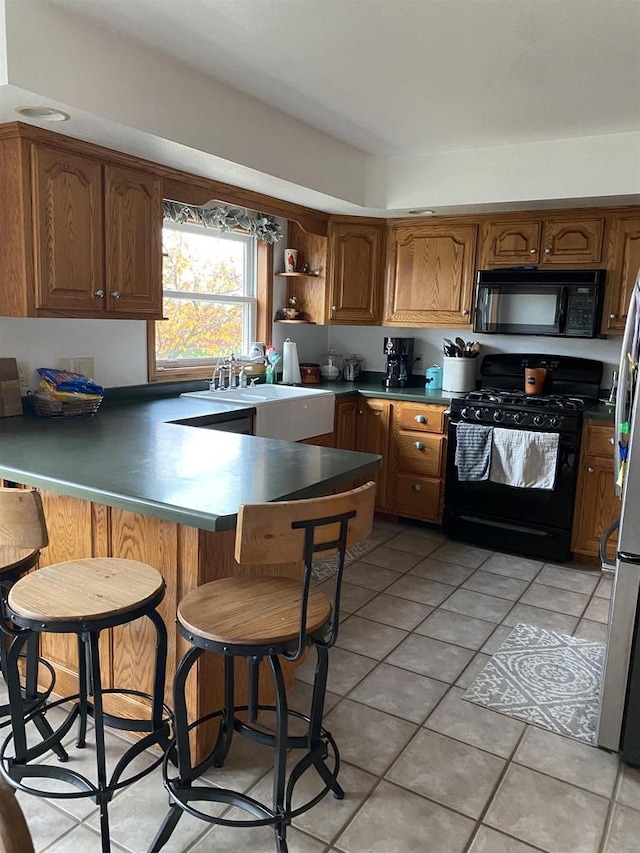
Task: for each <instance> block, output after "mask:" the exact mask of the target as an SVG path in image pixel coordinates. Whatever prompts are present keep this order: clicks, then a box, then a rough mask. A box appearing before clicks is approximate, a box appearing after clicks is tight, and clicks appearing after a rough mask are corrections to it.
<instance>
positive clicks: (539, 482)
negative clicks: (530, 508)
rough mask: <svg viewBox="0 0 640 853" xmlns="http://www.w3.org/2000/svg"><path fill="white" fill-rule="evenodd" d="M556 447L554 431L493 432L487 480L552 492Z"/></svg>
mask: <svg viewBox="0 0 640 853" xmlns="http://www.w3.org/2000/svg"><path fill="white" fill-rule="evenodd" d="M559 444H560V436H559V435H558V433H556V432H532V431H529V430H524V429H494V430H493V446H492V450H491V469H490V471H489V480H490V481H491V482H493V483H504V485H505V486H515V487H517V488H519V489H553V487H554V485H555V482H556V470H557V468H558V447H559Z"/></svg>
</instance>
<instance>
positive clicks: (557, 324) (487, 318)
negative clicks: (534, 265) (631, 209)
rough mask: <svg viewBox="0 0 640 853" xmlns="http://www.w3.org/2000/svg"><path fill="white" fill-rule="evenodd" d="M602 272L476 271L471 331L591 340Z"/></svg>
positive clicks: (599, 306)
mask: <svg viewBox="0 0 640 853" xmlns="http://www.w3.org/2000/svg"><path fill="white" fill-rule="evenodd" d="M604 278H605V270H556V271H554V272H552V271H550V270H538V269H499V270H478V274H477V278H476V289H475V302H474V313H473V331H474V332H480V333H482V334H485V335H550V336H552V337H562V338H595V337H597V336H598V334H599V333H600V321H601V317H602V302H603V293H604Z"/></svg>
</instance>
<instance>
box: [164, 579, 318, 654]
mask: <svg viewBox="0 0 640 853" xmlns="http://www.w3.org/2000/svg"><path fill="white" fill-rule="evenodd" d="M301 600H302V585H301V584H300V582H299V581H296V580H294V579H292V578H284V577H232V578H221V579H220V580H217V581H211V583H206V584H204V585H203V586H200V587H197V588H196V589H194V590H192V591H191V592H190V593H188V595H186V596H185V598H183V599H182V601H181V602H180V604H179V606H178V621H179V622H180V624H181V625H182V626H183V627H184V628H186V630H187V631H189V632H192V633H193V634H195V635H197V636H199V637H202V638H204V639H206V640H211V641H213V642H216V643H223V644H224V643H228V644H229V645H248V646H251V645H261V644H264V645H271V644H276V643H282V642H286V641H287V640H297V638H298V634H299V633H300V606H301ZM330 616H331V605H330V603H329V600H328V599H327V597H326V596H325V595H324V593H322V592H320V591H319V590H317V589H314V588H311V589H310V590H309V600H308V608H307V634H314V633H315V632H316V631H318V630H320V628H322V626H323V625H325V624H326V623H327V621H328V620H329V618H330Z"/></svg>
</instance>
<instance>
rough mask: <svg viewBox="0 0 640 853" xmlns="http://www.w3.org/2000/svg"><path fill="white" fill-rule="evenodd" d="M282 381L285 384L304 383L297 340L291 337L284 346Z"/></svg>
mask: <svg viewBox="0 0 640 853" xmlns="http://www.w3.org/2000/svg"><path fill="white" fill-rule="evenodd" d="M282 381H283V382H284V383H285V385H300V384H301V383H302V377H301V376H300V362H299V361H298V347H297V344H296V342H295V341H292V340H290V339H289V338H287V339H286V341H285V342H284V344H283V346H282Z"/></svg>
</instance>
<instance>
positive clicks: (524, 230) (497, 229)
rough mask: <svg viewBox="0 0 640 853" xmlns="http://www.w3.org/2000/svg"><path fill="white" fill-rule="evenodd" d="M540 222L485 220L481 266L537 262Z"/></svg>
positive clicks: (538, 256)
mask: <svg viewBox="0 0 640 853" xmlns="http://www.w3.org/2000/svg"><path fill="white" fill-rule="evenodd" d="M541 231H542V223H541V222H487V223H485V225H483V227H482V264H481V265H482V267H485V266H489V265H493V264H537V263H538V260H539V259H540V233H541Z"/></svg>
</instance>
